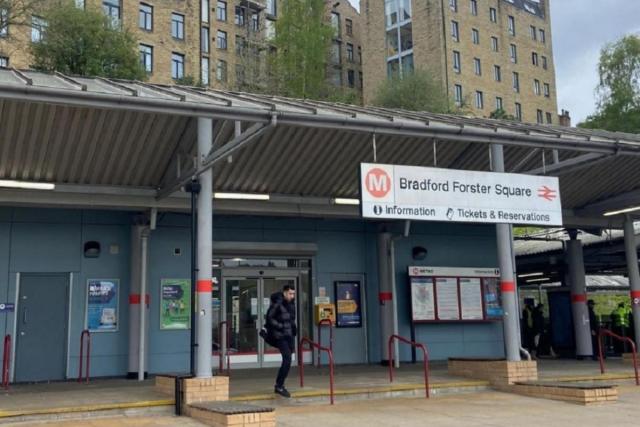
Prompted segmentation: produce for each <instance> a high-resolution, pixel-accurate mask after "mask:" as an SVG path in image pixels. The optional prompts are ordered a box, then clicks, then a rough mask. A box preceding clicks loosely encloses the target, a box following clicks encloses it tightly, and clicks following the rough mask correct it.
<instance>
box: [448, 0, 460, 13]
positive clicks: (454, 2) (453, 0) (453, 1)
mask: <svg viewBox="0 0 640 427" xmlns="http://www.w3.org/2000/svg"><path fill="white" fill-rule="evenodd" d="M449 7H450V8H451V11H453V12H457V11H458V0H449Z"/></svg>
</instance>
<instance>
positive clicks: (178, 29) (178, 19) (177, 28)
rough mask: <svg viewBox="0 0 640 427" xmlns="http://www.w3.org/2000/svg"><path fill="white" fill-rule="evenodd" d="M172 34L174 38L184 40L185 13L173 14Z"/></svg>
mask: <svg viewBox="0 0 640 427" xmlns="http://www.w3.org/2000/svg"><path fill="white" fill-rule="evenodd" d="M171 36H172V37H173V38H174V39H178V40H184V15H180V14H179V13H172V14H171Z"/></svg>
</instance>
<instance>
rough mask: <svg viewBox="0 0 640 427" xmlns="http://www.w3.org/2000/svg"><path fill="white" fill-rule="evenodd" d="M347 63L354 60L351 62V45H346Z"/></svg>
mask: <svg viewBox="0 0 640 427" xmlns="http://www.w3.org/2000/svg"><path fill="white" fill-rule="evenodd" d="M347 61H349V62H354V60H353V45H352V44H351V43H347Z"/></svg>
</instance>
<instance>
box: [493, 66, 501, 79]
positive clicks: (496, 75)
mask: <svg viewBox="0 0 640 427" xmlns="http://www.w3.org/2000/svg"><path fill="white" fill-rule="evenodd" d="M493 77H494V78H495V80H496V81H497V82H501V81H502V70H501V69H500V66H499V65H494V66H493Z"/></svg>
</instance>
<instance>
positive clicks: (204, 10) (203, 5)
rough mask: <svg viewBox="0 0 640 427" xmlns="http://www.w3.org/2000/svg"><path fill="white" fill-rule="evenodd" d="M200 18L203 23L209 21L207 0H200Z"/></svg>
mask: <svg viewBox="0 0 640 427" xmlns="http://www.w3.org/2000/svg"><path fill="white" fill-rule="evenodd" d="M200 19H202V22H204V23H209V0H200Z"/></svg>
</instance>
